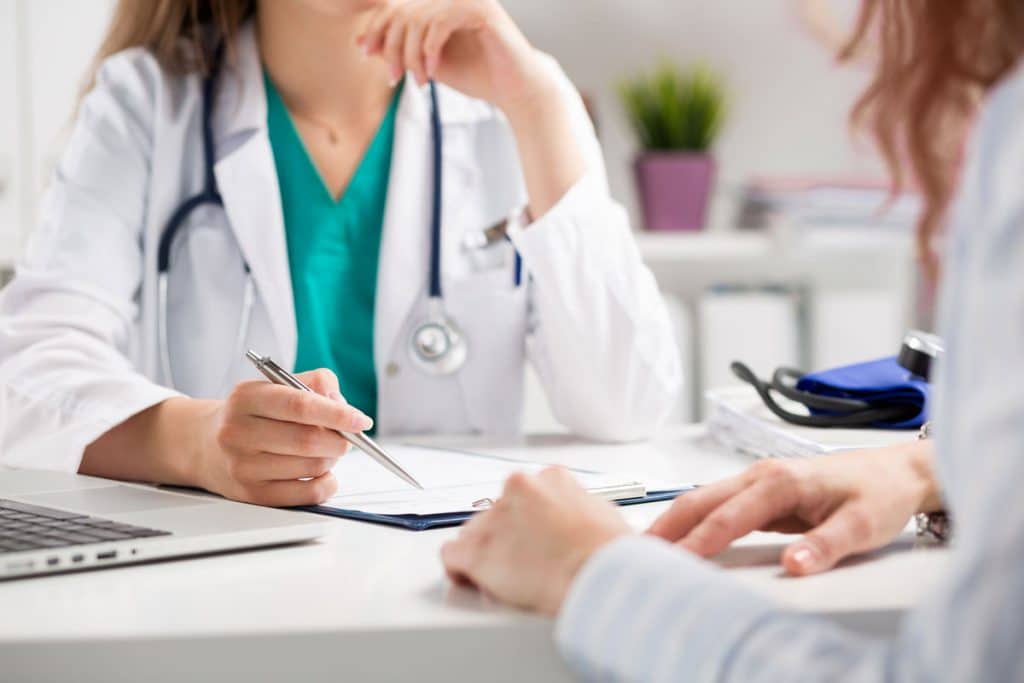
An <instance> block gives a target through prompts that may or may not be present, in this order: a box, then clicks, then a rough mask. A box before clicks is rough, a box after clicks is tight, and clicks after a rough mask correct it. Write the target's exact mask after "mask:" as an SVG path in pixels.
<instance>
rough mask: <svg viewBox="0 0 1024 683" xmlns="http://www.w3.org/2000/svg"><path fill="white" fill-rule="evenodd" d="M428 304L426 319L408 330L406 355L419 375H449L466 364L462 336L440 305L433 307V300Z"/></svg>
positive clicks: (467, 350)
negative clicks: (410, 332)
mask: <svg viewBox="0 0 1024 683" xmlns="http://www.w3.org/2000/svg"><path fill="white" fill-rule="evenodd" d="M438 303H439V302H438ZM430 304H431V305H430V309H431V311H430V314H429V316H428V317H427V319H426V320H425V321H424V322H422V323H420V324H419V325H417V326H416V327H415V328H414V329H413V331H412V338H411V339H410V344H409V356H410V357H411V358H412V361H413V363H414V364H415V365H416V367H418V368H419V369H420V370H422V371H423V372H426V373H428V374H431V375H451V374H454V373H456V372H458V371H459V370H461V369H462V366H464V365H465V364H466V357H467V356H468V352H469V349H468V346H467V344H466V337H465V336H464V335H463V334H462V330H460V329H459V328H458V326H457V325H456V324H455V322H454V321H452V320H451V318H449V317H448V316H446V315H445V314H444V311H443V309H442V308H441V307H440V306H437V305H434V301H433V300H431V302H430Z"/></svg>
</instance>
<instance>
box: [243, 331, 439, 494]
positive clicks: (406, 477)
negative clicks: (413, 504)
mask: <svg viewBox="0 0 1024 683" xmlns="http://www.w3.org/2000/svg"><path fill="white" fill-rule="evenodd" d="M245 357H246V358H248V359H249V360H251V361H252V364H253V365H255V366H256V369H257V370H259V371H260V372H262V373H263V375H264V376H265V377H266V378H267V379H269V380H270V381H271V382H273V383H274V384H281V385H284V386H286V387H291V388H293V389H299V390H300V391H313V390H312V389H310V388H309V387H307V386H306V385H305V384H303V382H302V380H300V379H299V378H298V377H296V376H295V375H293V374H292V373H290V372H288V371H287V370H285V369H284V368H282V367H281V366H280V365H278V364H277V363H275V362H274V361H273V360H271V359H270V357H269V356H261V355H259V354H258V353H256V352H255V351H253V350H252V349H249V350H248V351H246V352H245ZM337 431H338V433H339V434H341V435H342V436H343V437H345V439H346V440H348V442H349V443H351V444H352V445H353V446H355V447H356V448H358V449H359V450H361V451H362V452H364V453H366V454H367V455H368V456H370V457H371V458H373V459H374V460H376V461H377V463H378V464H380V465H382V466H383V467H384V468H385V469H387V470H388V471H389V472H391V473H392V474H394V475H395V476H396V477H399V478H400V479H402V480H403V481H404V482H405V483H407V484H409V485H410V486H415V487H416V488H418V489H419V490H421V491H422V490H423V486H421V485H420V483H419V482H418V481H416V480H415V479H414V478H413V476H412V475H411V474H409V473H408V472H406V471H405V470H404V469H402V466H401V465H399V464H398V463H397V462H395V460H394V458H392V457H391V456H390V455H388V454H387V453H386V452H385V451H384V449H383V448H381V447H380V446H378V445H377V443H376V442H375V441H374V440H373V439H371V438H370V437H368V436H366V435H365V434H362V433H360V432H343V431H341V430H340V429H339V430H337Z"/></svg>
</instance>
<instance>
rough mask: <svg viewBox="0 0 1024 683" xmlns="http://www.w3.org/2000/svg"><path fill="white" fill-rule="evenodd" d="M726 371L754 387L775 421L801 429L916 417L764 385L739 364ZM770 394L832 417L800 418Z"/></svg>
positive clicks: (908, 411)
mask: <svg viewBox="0 0 1024 683" xmlns="http://www.w3.org/2000/svg"><path fill="white" fill-rule="evenodd" d="M729 367H730V369H731V370H732V372H733V374H734V375H736V377H737V378H739V379H740V380H742V381H744V382H746V383H747V384H750V385H751V386H752V387H754V390H755V391H757V394H758V396H760V397H761V401H762V402H764V404H765V406H766V407H767V408H768V410H770V411H771V412H772V413H773V414H774V415H775V416H776V417H778V418H779V419H781V420H784V421H785V422H789V423H790V424H795V425H799V426H801V427H818V428H822V427H865V426H868V425H872V424H876V423H880V422H890V421H903V420H908V419H910V418H912V417H914V415H916V414H917V408H915V407H914V406H892V407H886V408H877V407H873V406H871V404H869V403H867V402H866V401H861V400H859V399H848V398H841V397H829V396H819V395H816V394H811V393H810V392H806V391H799V390H797V389H795V388H793V387H789V386H787V385H786V384H785V382H776V381H772V382H771V383H769V382H765V381H763V380H761V379H760V378H759V377H758V376H757V375H755V374H754V372H753V371H752V370H751V369H750V368H749V367H747V366H746V365H744V364H743V363H740V362H739V361H734V362H733V363H732V364H731V365H730V366H729ZM791 372H795V371H792V370H789V369H783V373H782V374H781V375H780V374H779V372H778V371H776V373H775V378H774V379H781V378H783V377H785V376H787V375H788V374H789V373H791ZM772 391H777V392H778V393H779V394H781V395H783V396H785V397H786V398H789V399H790V400H793V401H796V402H797V403H801V404H803V405H805V406H808V407H814V408H815V409H817V410H823V411H829V412H832V413H833V414H831V415H801V414H799V413H794V412H792V411H790V410H786V409H785V408H783V407H782V406H781V405H779V403H778V401H776V400H775V397H774V396H772ZM812 402H813V406H812Z"/></svg>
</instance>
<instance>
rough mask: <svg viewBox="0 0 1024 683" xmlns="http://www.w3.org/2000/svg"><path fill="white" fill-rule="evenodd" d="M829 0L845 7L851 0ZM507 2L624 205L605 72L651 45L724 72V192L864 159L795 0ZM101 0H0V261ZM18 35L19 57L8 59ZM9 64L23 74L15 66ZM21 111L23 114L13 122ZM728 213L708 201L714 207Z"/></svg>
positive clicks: (620, 155) (826, 59) (84, 55)
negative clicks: (590, 124)
mask: <svg viewBox="0 0 1024 683" xmlns="http://www.w3.org/2000/svg"><path fill="white" fill-rule="evenodd" d="M278 1H287V0H278ZM831 2H832V3H833V4H836V3H838V6H839V7H840V8H846V10H847V12H845V13H846V14H848V9H849V6H851V5H852V4H855V0H831ZM505 4H506V7H507V8H508V9H509V11H510V13H511V14H512V15H513V16H514V18H515V19H516V20H517V21H518V22H519V23H520V25H521V26H522V28H523V30H524V31H525V33H526V34H527V36H528V37H529V38H530V39H531V40H532V41H534V42H535V43H536V44H537V45H538V46H540V47H541V48H542V49H544V50H546V51H548V52H550V53H551V54H553V55H555V56H556V57H557V58H558V59H559V60H560V61H561V62H562V64H563V66H564V67H565V69H566V71H567V72H568V73H569V75H570V76H571V77H572V78H573V79H574V81H575V82H576V83H577V85H578V86H579V87H580V88H581V89H582V90H584V91H585V92H587V93H590V94H592V95H593V96H594V97H595V99H596V101H597V105H598V110H599V116H600V120H601V124H602V142H603V143H604V145H605V154H606V158H607V161H608V166H609V175H610V177H611V181H612V186H613V190H614V191H615V193H616V195H617V196H619V197H621V198H622V199H623V201H624V202H625V203H626V204H627V205H629V206H630V207H631V208H632V207H635V202H634V199H633V182H632V177H631V171H630V163H631V159H632V155H633V146H634V144H633V139H632V136H631V134H630V131H629V130H628V128H627V127H626V125H625V122H624V119H623V116H622V112H621V109H620V107H619V104H618V101H617V100H616V98H615V93H614V84H615V83H616V82H617V81H618V80H619V79H621V78H623V77H626V76H629V75H631V74H633V73H636V72H637V70H640V69H644V68H648V67H649V66H650V65H652V64H654V63H655V62H657V60H658V59H660V58H661V57H662V56H669V57H671V58H673V59H677V60H679V61H681V62H689V61H693V60H697V59H700V60H705V61H707V62H709V63H710V64H712V65H713V66H715V67H717V68H719V69H720V70H721V71H722V72H723V73H724V74H725V75H726V77H727V78H728V81H729V85H730V90H731V94H732V113H731V116H730V118H729V122H728V125H727V127H726V130H725V132H724V134H723V136H722V139H721V141H720V143H719V145H718V146H717V150H716V151H717V154H718V157H719V160H720V163H721V178H722V183H721V186H720V189H722V190H723V192H724V193H725V194H727V195H728V194H729V191H730V188H733V187H735V186H736V185H737V184H738V183H739V182H741V181H742V180H744V179H745V178H747V177H749V176H750V175H753V174H770V173H851V172H861V171H873V170H874V169H876V164H875V162H874V160H873V157H872V156H871V155H869V154H865V153H863V151H861V152H858V151H857V149H855V146H854V145H853V144H852V142H851V139H850V136H849V134H848V131H847V128H846V112H847V110H848V109H849V106H850V104H851V102H852V101H853V99H854V97H855V95H856V93H857V92H858V91H859V89H860V88H861V87H862V86H863V83H864V80H865V74H864V73H862V72H861V71H860V70H858V69H857V68H853V67H842V68H840V67H837V66H836V65H835V64H834V60H833V58H832V56H831V55H830V54H829V53H828V51H827V50H825V49H824V48H823V47H822V46H821V45H819V44H818V43H817V42H816V41H815V40H814V39H813V38H811V36H810V34H809V33H808V31H806V30H805V29H804V28H803V26H802V24H801V22H800V21H799V19H798V15H797V10H796V7H797V2H796V0H728V1H725V2H721V1H716V0H558V1H557V2H552V1H551V0H507V2H506V3H505ZM112 5H113V0H0V182H3V181H6V183H5V184H6V185H8V187H7V190H6V191H4V192H2V193H0V261H2V260H4V259H5V257H8V256H10V255H12V254H13V253H16V252H17V250H18V248H19V246H20V239H19V237H20V235H21V234H24V232H25V231H26V230H27V229H28V228H27V226H28V225H30V224H31V220H32V216H31V211H32V208H33V207H34V204H35V199H36V198H37V197H38V190H39V188H40V187H41V186H42V184H43V183H44V182H45V179H46V177H47V175H48V173H49V170H50V168H51V167H52V163H53V160H54V158H55V156H56V154H57V153H58V152H59V149H60V140H61V132H62V131H63V130H64V128H65V125H66V123H67V121H68V117H69V116H70V114H71V109H72V106H73V103H74V100H75V97H76V95H77V91H78V86H79V84H80V82H81V78H82V75H83V73H84V70H85V67H86V65H87V64H88V62H89V59H90V57H91V55H92V54H93V52H94V50H95V48H96V43H97V42H98V40H99V38H100V35H101V33H102V31H103V28H104V26H105V23H106V21H107V18H108V16H109V12H110V8H111V7H112ZM18 14H20V17H18V16H16V15H18ZM19 45H20V46H22V49H23V51H24V52H25V59H23V60H22V62H24V63H19V62H18V60H16V59H15V51H16V50H17V48H18V46H19ZM16 64H18V66H17V67H16ZM16 68H17V69H18V70H19V71H20V72H21V73H22V74H24V75H25V76H26V78H24V79H22V80H23V81H24V82H21V83H19V82H18V80H17V79H16V78H15V75H16V71H15V69H16ZM26 103H27V107H24V105H25V104H26ZM19 116H20V118H21V120H22V122H23V123H22V124H21V125H16V124H17V120H18V118H19ZM23 192H26V193H28V194H27V195H23V194H21V193H23ZM19 200H21V201H20V202H19ZM19 203H20V204H21V205H22V206H21V208H20V209H19ZM25 214H29V215H25ZM634 215H636V214H635V212H634ZM727 217H728V214H727V213H723V212H719V214H718V221H719V222H722V221H724V220H726V219H727Z"/></svg>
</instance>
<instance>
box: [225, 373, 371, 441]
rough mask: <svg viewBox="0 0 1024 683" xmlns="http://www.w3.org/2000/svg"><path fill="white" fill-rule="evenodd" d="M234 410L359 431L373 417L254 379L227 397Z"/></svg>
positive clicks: (317, 397)
mask: <svg viewBox="0 0 1024 683" xmlns="http://www.w3.org/2000/svg"><path fill="white" fill-rule="evenodd" d="M228 402H229V404H231V407H232V408H233V410H234V411H238V412H241V413H242V414H244V415H253V416H257V417H265V418H270V419H273V420H281V421H285V422H295V423H297V424H303V425H313V426H318V427H327V428H329V429H340V430H342V431H347V432H361V431H365V430H367V429H369V428H370V427H372V426H373V420H371V419H370V418H369V417H368V416H367V415H365V414H363V413H362V412H361V411H360V410H359V409H358V408H355V407H354V406H350V405H348V404H346V403H344V402H343V401H339V400H337V399H336V398H328V397H326V396H321V395H320V394H317V393H315V392H311V391H300V390H298V389H293V388H291V387H285V386H280V385H277V384H270V383H269V382H257V383H254V384H251V385H248V384H240V385H239V386H238V387H236V389H235V391H234V392H232V394H231V396H230V397H229V398H228Z"/></svg>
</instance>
